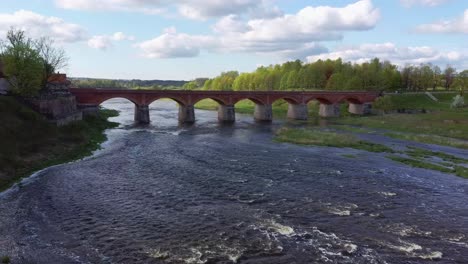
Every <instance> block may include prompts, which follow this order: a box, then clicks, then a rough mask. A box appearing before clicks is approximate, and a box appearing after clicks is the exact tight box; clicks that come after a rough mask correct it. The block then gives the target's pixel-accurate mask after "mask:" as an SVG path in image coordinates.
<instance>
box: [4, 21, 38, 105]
mask: <svg viewBox="0 0 468 264" xmlns="http://www.w3.org/2000/svg"><path fill="white" fill-rule="evenodd" d="M7 40H8V43H7V44H5V45H4V47H3V48H2V54H1V55H0V56H1V60H2V62H3V66H4V73H5V75H6V76H7V77H8V78H7V80H8V82H9V84H10V87H11V89H12V92H13V93H14V94H17V95H21V96H33V95H36V94H37V92H38V91H39V90H40V89H41V85H42V80H43V77H42V76H43V72H44V65H43V59H42V57H41V56H40V54H39V52H38V51H37V50H36V49H35V47H34V42H33V40H32V39H30V38H27V37H26V36H25V34H24V32H23V31H15V30H10V31H8V34H7Z"/></svg>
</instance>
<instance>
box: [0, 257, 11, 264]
mask: <svg viewBox="0 0 468 264" xmlns="http://www.w3.org/2000/svg"><path fill="white" fill-rule="evenodd" d="M10 261H11V260H10V257H9V256H3V257H2V263H3V264H8V263H10Z"/></svg>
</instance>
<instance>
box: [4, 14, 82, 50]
mask: <svg viewBox="0 0 468 264" xmlns="http://www.w3.org/2000/svg"><path fill="white" fill-rule="evenodd" d="M11 28H16V29H21V30H24V31H26V33H27V34H28V36H30V37H32V38H39V37H51V38H52V39H54V40H55V41H57V42H59V43H64V42H77V41H81V40H84V39H85V38H86V30H85V29H84V28H82V27H81V26H79V25H77V24H72V23H67V22H65V21H64V20H63V19H61V18H58V17H46V16H43V15H40V14H37V13H34V12H31V11H27V10H19V11H16V12H14V13H12V14H5V13H3V14H2V13H0V35H1V36H5V35H6V32H7V31H8V30H9V29H11Z"/></svg>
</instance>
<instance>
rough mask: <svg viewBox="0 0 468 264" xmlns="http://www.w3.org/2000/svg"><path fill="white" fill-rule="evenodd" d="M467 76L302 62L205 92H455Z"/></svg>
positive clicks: (227, 78)
mask: <svg viewBox="0 0 468 264" xmlns="http://www.w3.org/2000/svg"><path fill="white" fill-rule="evenodd" d="M467 74H468V73H467ZM462 76H463V75H461V74H459V75H457V74H456V70H455V69H454V68H452V67H450V66H447V68H446V69H445V70H444V72H443V73H442V70H441V69H440V68H439V67H438V66H436V65H432V64H420V65H408V66H405V67H403V68H401V69H399V68H398V67H397V66H396V65H394V64H391V63H390V62H388V61H383V62H382V61H380V60H379V59H378V58H375V59H373V60H371V61H369V62H364V63H361V64H357V63H356V64H352V63H350V62H343V61H342V60H341V59H337V60H318V61H316V62H312V63H303V62H302V61H300V60H296V61H288V62H286V63H283V64H277V65H270V66H261V67H259V68H257V70H255V71H254V72H251V73H240V74H239V73H238V72H235V71H233V72H225V73H222V74H221V75H220V76H218V77H216V78H213V79H209V80H208V81H206V82H205V85H204V89H205V90H234V91H240V90H246V91H269V90H324V89H328V90H369V91H382V90H386V91H396V90H406V91H423V90H428V89H432V90H436V89H438V88H439V87H441V86H444V87H445V88H446V89H452V88H453V87H454V85H455V84H457V83H458V82H459V81H458V80H459V79H460V78H462Z"/></svg>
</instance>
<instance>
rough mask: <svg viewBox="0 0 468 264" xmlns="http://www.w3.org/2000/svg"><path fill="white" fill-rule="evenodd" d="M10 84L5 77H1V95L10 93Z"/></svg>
mask: <svg viewBox="0 0 468 264" xmlns="http://www.w3.org/2000/svg"><path fill="white" fill-rule="evenodd" d="M8 90H9V84H8V81H7V80H6V79H5V78H0V95H5V94H7V93H8Z"/></svg>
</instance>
